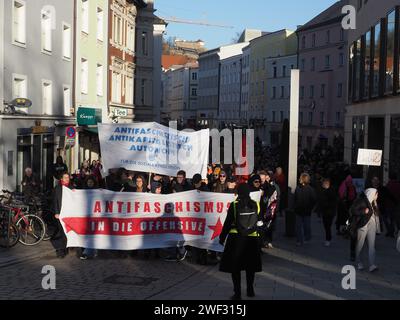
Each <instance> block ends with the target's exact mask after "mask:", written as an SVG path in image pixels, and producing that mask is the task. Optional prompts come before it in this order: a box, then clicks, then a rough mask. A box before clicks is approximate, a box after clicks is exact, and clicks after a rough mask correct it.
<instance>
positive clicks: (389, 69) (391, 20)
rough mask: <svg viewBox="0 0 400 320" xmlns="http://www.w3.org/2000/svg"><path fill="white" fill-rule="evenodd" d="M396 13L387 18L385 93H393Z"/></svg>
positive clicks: (393, 12)
mask: <svg viewBox="0 0 400 320" xmlns="http://www.w3.org/2000/svg"><path fill="white" fill-rule="evenodd" d="M395 24H396V11H395V10H393V11H392V12H391V13H389V15H388V17H387V41H386V52H387V54H386V72H385V74H386V81H385V93H387V94H390V93H392V92H393V88H394V87H393V84H394V47H395V45H396V43H395V30H396V26H395Z"/></svg>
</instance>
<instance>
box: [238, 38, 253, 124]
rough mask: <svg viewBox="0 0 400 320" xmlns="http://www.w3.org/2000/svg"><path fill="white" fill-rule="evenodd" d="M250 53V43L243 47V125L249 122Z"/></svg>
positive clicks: (241, 115) (241, 108)
mask: <svg viewBox="0 0 400 320" xmlns="http://www.w3.org/2000/svg"><path fill="white" fill-rule="evenodd" d="M250 54H251V46H250V45H249V46H247V47H245V48H243V57H242V81H241V91H242V92H241V106H240V120H241V125H245V126H247V125H248V123H249V101H250V100H249V95H250Z"/></svg>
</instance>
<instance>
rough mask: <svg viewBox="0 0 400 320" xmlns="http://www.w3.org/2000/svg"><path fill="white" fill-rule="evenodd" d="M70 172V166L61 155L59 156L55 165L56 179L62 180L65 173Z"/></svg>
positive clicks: (54, 174) (54, 175)
mask: <svg viewBox="0 0 400 320" xmlns="http://www.w3.org/2000/svg"><path fill="white" fill-rule="evenodd" d="M66 172H68V167H67V165H66V164H65V163H64V160H63V158H62V157H61V156H58V157H57V159H56V163H55V164H54V165H53V177H54V179H56V180H60V179H61V177H62V176H63V174H64V173H66Z"/></svg>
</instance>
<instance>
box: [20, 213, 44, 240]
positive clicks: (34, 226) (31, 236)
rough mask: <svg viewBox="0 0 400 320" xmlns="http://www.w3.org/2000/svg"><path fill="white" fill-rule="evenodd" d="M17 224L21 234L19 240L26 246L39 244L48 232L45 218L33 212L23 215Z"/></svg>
mask: <svg viewBox="0 0 400 320" xmlns="http://www.w3.org/2000/svg"><path fill="white" fill-rule="evenodd" d="M16 225H17V227H18V230H19V234H20V238H19V242H21V243H22V244H23V245H26V246H34V245H37V244H39V243H40V242H41V241H42V240H43V238H44V236H45V233H46V225H45V224H44V222H43V220H42V219H41V218H39V217H38V216H35V215H33V214H27V215H25V216H23V217H21V218H20V219H19V220H18V221H17V223H16Z"/></svg>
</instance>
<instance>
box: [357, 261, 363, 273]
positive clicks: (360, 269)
mask: <svg viewBox="0 0 400 320" xmlns="http://www.w3.org/2000/svg"><path fill="white" fill-rule="evenodd" d="M357 269H358V270H359V271H362V270H364V265H363V264H362V263H361V262H360V263H358V265H357Z"/></svg>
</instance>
